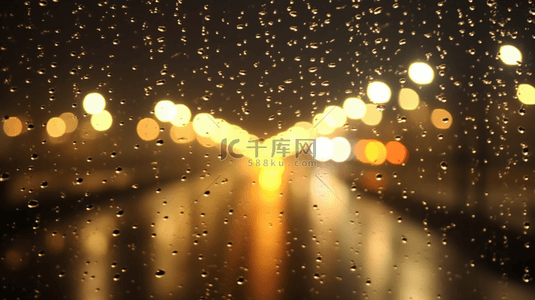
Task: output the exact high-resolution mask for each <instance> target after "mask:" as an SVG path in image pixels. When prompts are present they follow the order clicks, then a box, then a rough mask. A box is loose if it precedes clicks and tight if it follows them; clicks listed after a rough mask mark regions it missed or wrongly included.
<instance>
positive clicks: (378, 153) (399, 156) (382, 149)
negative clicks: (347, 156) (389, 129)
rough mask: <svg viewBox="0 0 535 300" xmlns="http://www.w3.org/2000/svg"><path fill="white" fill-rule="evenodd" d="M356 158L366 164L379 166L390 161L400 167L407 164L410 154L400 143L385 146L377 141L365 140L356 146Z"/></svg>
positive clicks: (394, 142) (390, 143)
mask: <svg viewBox="0 0 535 300" xmlns="http://www.w3.org/2000/svg"><path fill="white" fill-rule="evenodd" d="M355 156H356V158H357V159H358V160H359V161H360V162H363V163H365V164H371V165H375V166H378V165H381V164H383V163H385V161H388V162H389V163H391V164H394V165H400V164H403V163H406V162H407V160H408V156H409V152H408V150H407V148H406V147H405V146H404V145H403V144H402V143H400V142H398V141H391V142H388V143H387V144H386V145H385V144H383V143H382V142H380V141H378V140H375V139H363V140H360V141H358V142H357V143H356V144H355Z"/></svg>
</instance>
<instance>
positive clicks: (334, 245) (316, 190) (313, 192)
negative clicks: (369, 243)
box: [306, 165, 349, 294]
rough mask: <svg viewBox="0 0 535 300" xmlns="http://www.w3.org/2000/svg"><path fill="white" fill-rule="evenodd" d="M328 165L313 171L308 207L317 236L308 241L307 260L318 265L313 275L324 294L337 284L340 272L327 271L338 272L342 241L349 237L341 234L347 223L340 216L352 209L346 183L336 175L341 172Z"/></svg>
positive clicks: (311, 224)
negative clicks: (337, 273)
mask: <svg viewBox="0 0 535 300" xmlns="http://www.w3.org/2000/svg"><path fill="white" fill-rule="evenodd" d="M328 166H329V168H327V167H320V168H317V169H315V170H314V171H313V172H312V174H311V176H310V178H311V180H310V182H309V184H310V197H309V199H310V200H309V201H310V203H309V205H308V208H307V212H308V213H309V216H308V218H309V222H310V228H311V229H312V234H313V235H314V237H315V238H313V240H314V241H315V243H314V244H313V245H310V246H309V245H306V247H307V248H309V247H310V249H309V250H308V255H309V258H308V259H307V261H309V262H310V264H309V266H315V267H310V268H309V272H310V273H311V274H310V277H312V276H314V277H315V278H317V280H318V281H317V282H319V283H320V284H322V285H324V287H323V288H321V289H322V294H323V293H324V292H325V293H327V291H326V290H328V289H331V288H334V287H335V285H336V283H335V281H334V280H336V279H335V278H336V276H326V275H327V274H333V273H335V270H336V266H337V264H338V259H339V255H340V247H339V241H340V239H345V237H344V236H340V234H342V232H343V231H341V230H340V227H341V226H343V225H341V224H340V222H339V221H340V219H339V218H340V216H341V214H345V213H347V211H348V206H347V205H348V203H346V202H347V199H348V197H347V194H346V192H345V190H346V189H344V185H345V184H344V183H343V182H342V181H340V179H339V178H338V177H337V176H336V175H335V174H337V172H336V171H335V169H334V168H333V167H332V165H328ZM348 225H349V223H348ZM313 274H314V275H313ZM318 275H319V278H318ZM324 275H325V276H324ZM315 289H319V287H316V288H315ZM329 293H330V292H329Z"/></svg>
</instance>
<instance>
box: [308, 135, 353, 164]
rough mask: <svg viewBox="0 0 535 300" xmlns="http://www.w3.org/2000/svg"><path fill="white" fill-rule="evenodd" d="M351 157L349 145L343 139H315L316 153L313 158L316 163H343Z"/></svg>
mask: <svg viewBox="0 0 535 300" xmlns="http://www.w3.org/2000/svg"><path fill="white" fill-rule="evenodd" d="M350 155H351V145H350V144H349V141H348V140H347V139H346V138H344V137H335V138H334V139H332V140H331V139H329V138H327V137H319V138H317V139H316V153H314V157H315V158H316V160H318V161H322V162H324V161H328V160H332V161H334V162H344V161H346V160H347V159H348V158H349V157H350Z"/></svg>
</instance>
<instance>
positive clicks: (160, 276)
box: [156, 269, 165, 278]
mask: <svg viewBox="0 0 535 300" xmlns="http://www.w3.org/2000/svg"><path fill="white" fill-rule="evenodd" d="M163 275H165V271H164V270H161V269H158V270H157V271H156V278H162V277H163Z"/></svg>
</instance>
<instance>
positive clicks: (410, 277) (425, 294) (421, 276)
mask: <svg viewBox="0 0 535 300" xmlns="http://www.w3.org/2000/svg"><path fill="white" fill-rule="evenodd" d="M420 230H421V229H420V228H419V226H418V225H417V223H416V222H412V221H411V222H406V223H405V230H404V231H403V232H405V235H406V239H407V241H406V243H405V244H403V245H402V246H403V247H398V249H397V251H396V252H397V253H396V256H397V257H396V261H399V262H402V263H400V264H399V265H398V268H399V280H398V282H397V284H398V287H397V288H398V289H399V292H398V293H397V297H396V298H397V299H414V300H419V299H436V298H437V295H438V294H440V292H439V287H438V283H439V280H440V278H439V274H437V272H436V270H437V264H436V262H438V261H441V259H440V258H439V257H440V256H442V255H441V254H443V253H441V252H442V251H441V249H440V248H438V249H437V248H436V247H437V245H439V241H438V238H434V239H433V241H432V246H430V247H429V246H427V247H426V245H428V244H427V242H428V241H429V240H428V238H427V237H426V236H425V235H423V234H422V233H421V231H420ZM424 247H425V248H427V249H424ZM450 252H451V251H450ZM453 255H455V252H451V253H448V255H444V256H445V257H446V258H447V257H448V256H453ZM454 259H455V258H452V259H451V260H449V259H448V260H449V261H455V260H454Z"/></svg>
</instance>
